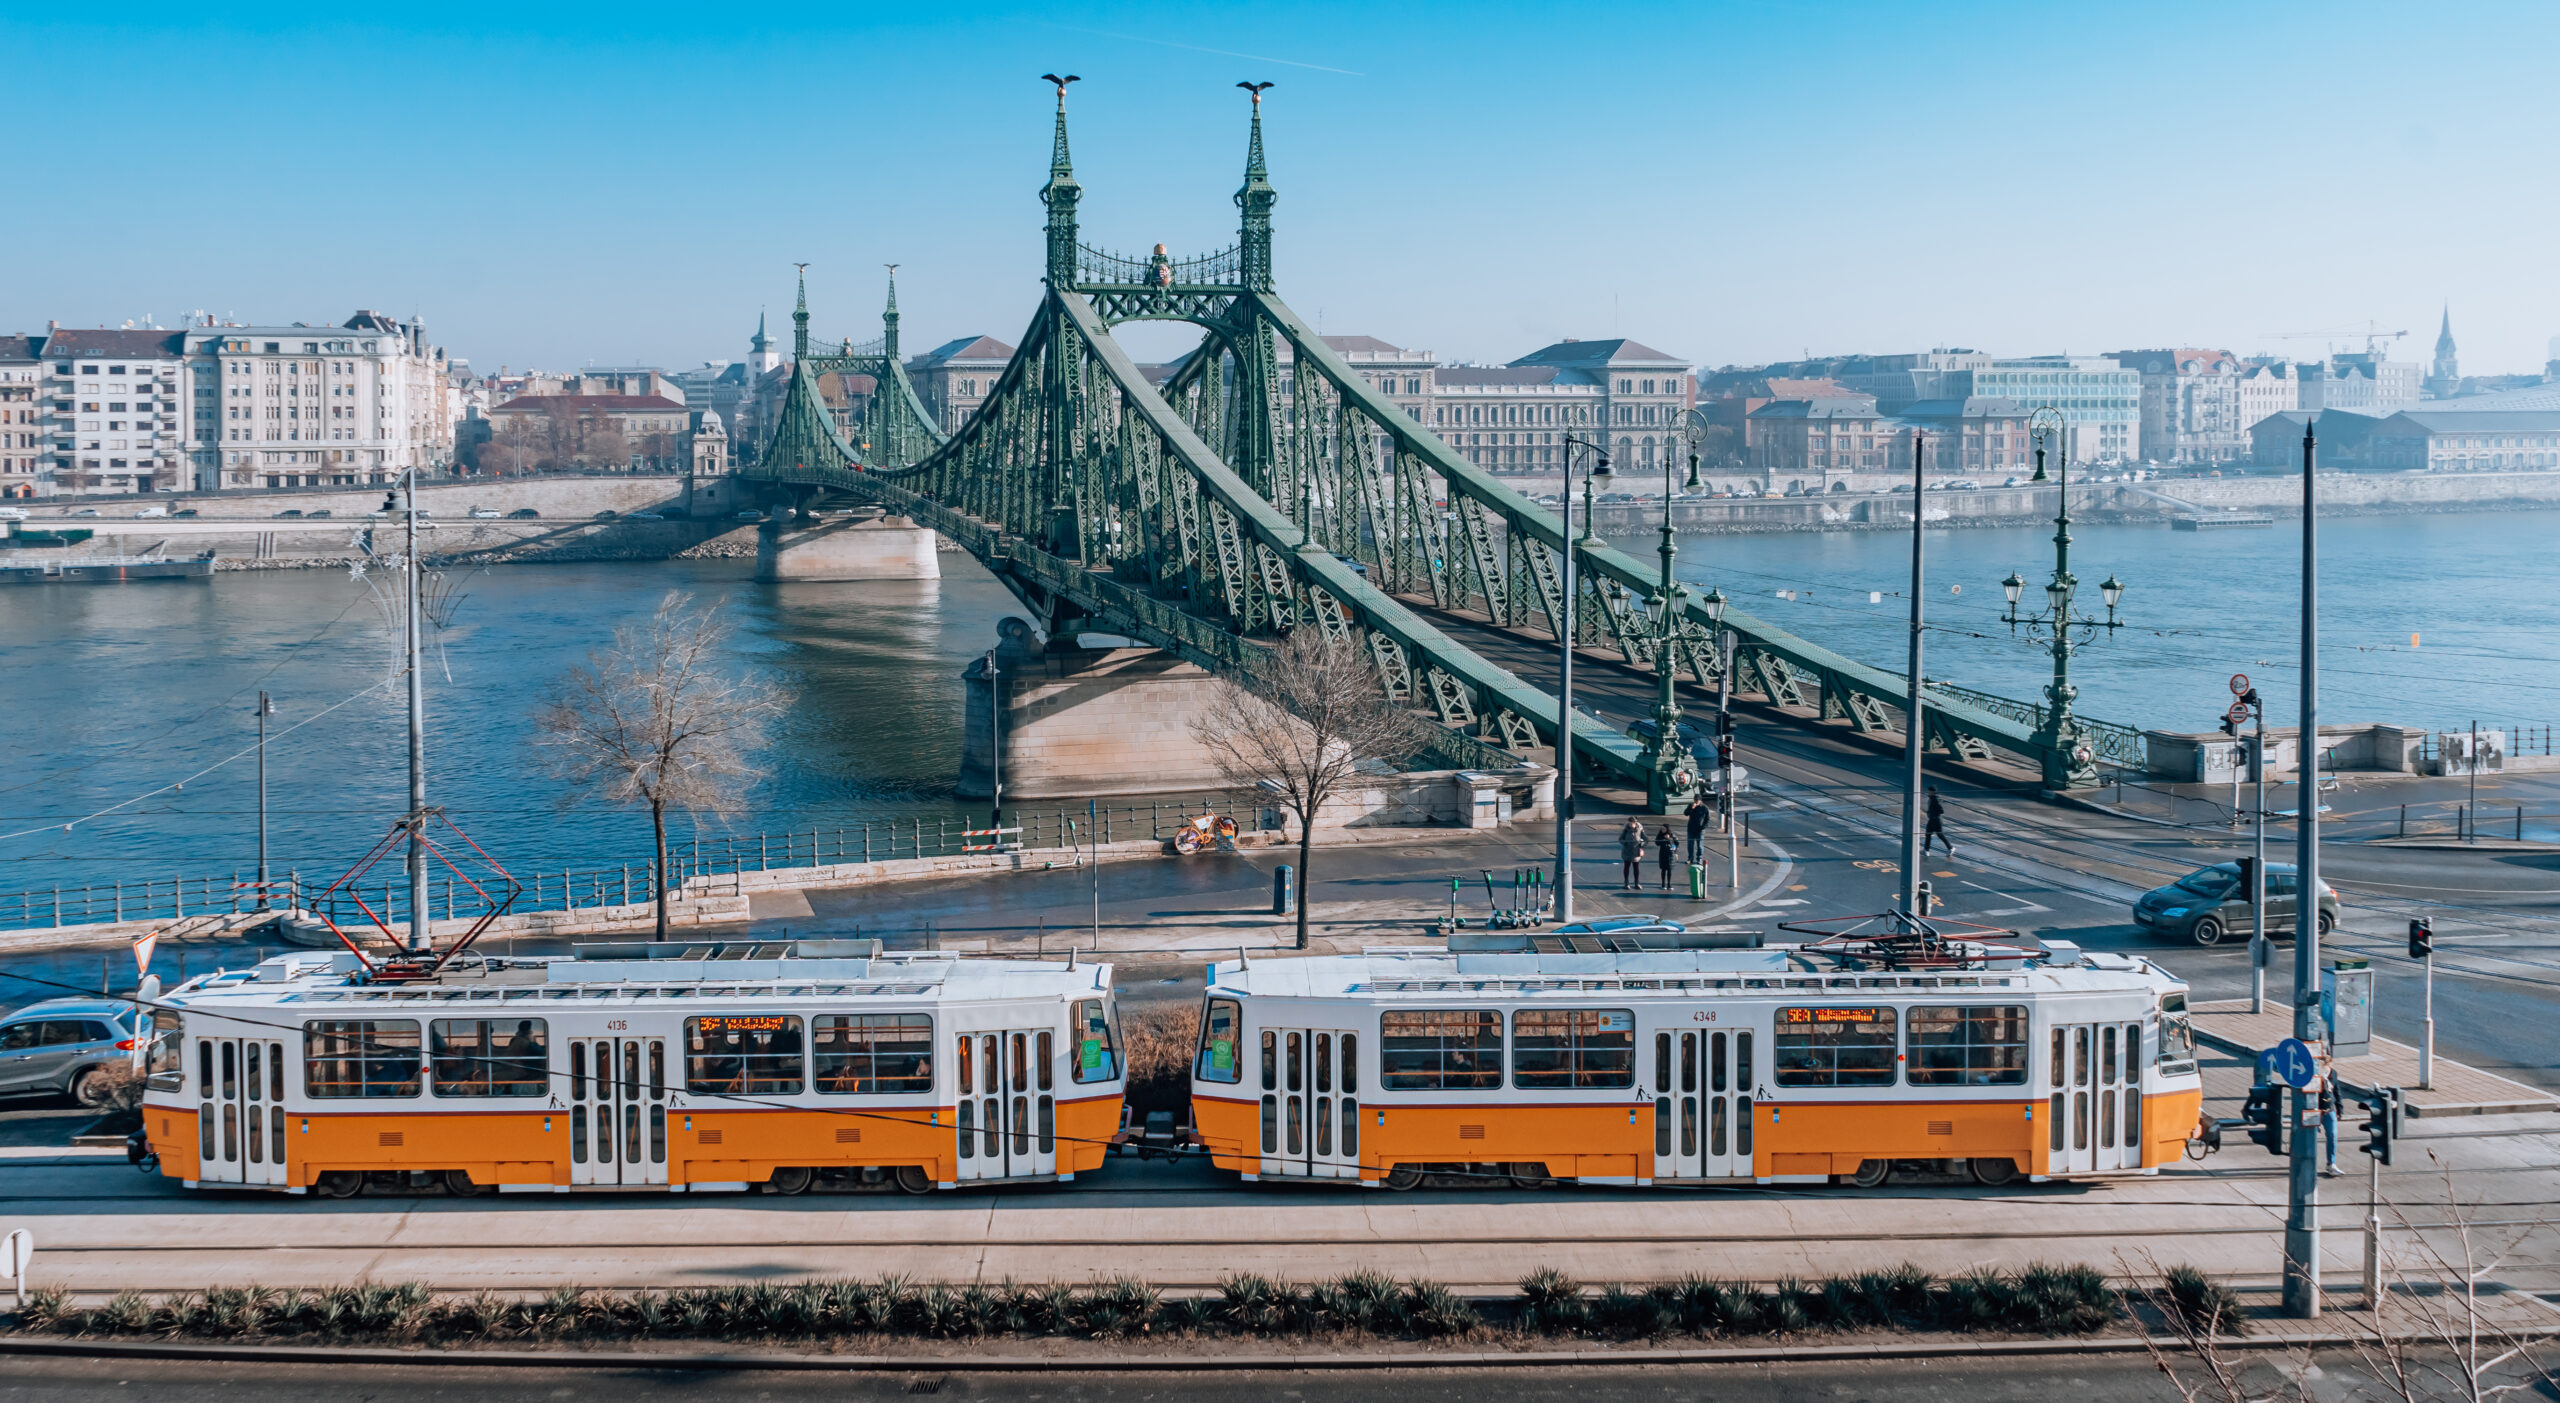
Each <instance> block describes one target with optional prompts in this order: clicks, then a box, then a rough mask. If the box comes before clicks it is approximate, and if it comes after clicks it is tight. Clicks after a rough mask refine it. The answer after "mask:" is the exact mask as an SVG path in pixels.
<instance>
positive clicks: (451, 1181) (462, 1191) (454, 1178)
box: [444, 1169, 490, 1198]
mask: <svg viewBox="0 0 2560 1403" xmlns="http://www.w3.org/2000/svg"><path fill="white" fill-rule="evenodd" d="M489 1187H490V1186H489V1185H486V1184H475V1183H473V1182H471V1171H470V1170H467V1169H448V1170H446V1171H445V1172H444V1191H445V1192H446V1193H449V1194H451V1195H453V1196H454V1197H455V1198H476V1197H478V1196H479V1195H481V1194H485V1193H487V1192H489Z"/></svg>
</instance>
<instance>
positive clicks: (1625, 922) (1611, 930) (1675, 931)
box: [1552, 915, 1689, 935]
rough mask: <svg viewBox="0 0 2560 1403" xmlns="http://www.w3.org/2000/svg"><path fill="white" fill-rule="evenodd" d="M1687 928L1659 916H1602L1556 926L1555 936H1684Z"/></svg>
mask: <svg viewBox="0 0 2560 1403" xmlns="http://www.w3.org/2000/svg"><path fill="white" fill-rule="evenodd" d="M1688 931H1689V928H1688V927H1687V926H1684V925H1682V924H1680V923H1679V922H1678V921H1672V920H1665V919H1664V918H1662V917H1660V916H1653V915H1645V916H1603V917H1601V918H1600V919H1598V920H1596V921H1575V922H1574V923H1572V924H1571V925H1563V926H1557V927H1556V928H1555V929H1554V931H1553V932H1552V934H1555V935H1686V934H1687V933H1688Z"/></svg>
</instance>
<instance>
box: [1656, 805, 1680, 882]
mask: <svg viewBox="0 0 2560 1403" xmlns="http://www.w3.org/2000/svg"><path fill="white" fill-rule="evenodd" d="M1679 850H1680V844H1679V842H1678V841H1677V840H1676V839H1674V838H1673V837H1672V836H1671V823H1670V820H1668V819H1665V820H1664V821H1663V824H1662V826H1661V827H1660V828H1657V829H1655V830H1654V831H1653V855H1654V859H1655V861H1657V862H1658V863H1660V864H1661V867H1662V889H1663V890H1664V891H1669V890H1671V858H1672V855H1673V854H1674V853H1676V852H1678V851H1679Z"/></svg>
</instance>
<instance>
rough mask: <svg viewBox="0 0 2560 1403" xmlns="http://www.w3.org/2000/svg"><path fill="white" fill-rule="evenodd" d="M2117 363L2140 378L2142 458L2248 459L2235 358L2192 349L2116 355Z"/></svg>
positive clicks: (2209, 461)
mask: <svg viewBox="0 0 2560 1403" xmlns="http://www.w3.org/2000/svg"><path fill="white" fill-rule="evenodd" d="M2111 358H2112V359H2113V360H2114V361H2115V362H2116V363H2117V364H2119V365H2121V366H2123V367H2125V368H2126V369H2128V370H2132V371H2135V372H2137V373H2139V374H2140V375H2141V377H2142V439H2141V442H2142V455H2143V457H2145V458H2147V459H2151V460H2155V461H2158V462H2163V463H2188V464H2196V465H2205V464H2212V463H2228V462H2232V461H2234V460H2236V459H2239V458H2242V457H2245V456H2247V454H2248V452H2249V432H2248V425H2247V424H2246V423H2245V422H2244V421H2243V420H2242V418H2241V411H2240V373H2241V365H2240V361H2239V358H2238V357H2236V356H2234V355H2232V354H2231V353H2230V352H2229V351H2217V350H2208V349H2204V348H2200V347H2193V346H2177V347H2167V348H2163V349H2160V350H2153V351H2117V352H2115V353H2114V355H2113V356H2112V357H2111Z"/></svg>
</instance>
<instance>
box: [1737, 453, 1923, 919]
mask: <svg viewBox="0 0 2560 1403" xmlns="http://www.w3.org/2000/svg"><path fill="white" fill-rule="evenodd" d="M1921 456H1922V440H1921V436H1920V435H1919V434H1916V433H1915V434H1913V435H1912V436H1911V662H1910V667H1909V669H1908V670H1907V671H1906V672H1905V674H1904V679H1903V689H1902V690H1903V695H1904V696H1905V697H1906V698H1908V700H1909V705H1907V706H1906V707H1904V708H1903V713H1902V716H1903V723H1902V751H1903V759H1904V763H1905V766H1906V773H1905V775H1904V779H1903V786H1902V914H1903V916H1904V918H1905V919H1906V920H1912V921H1916V920H1919V919H1921V918H1922V917H1924V916H1926V915H1927V914H1928V913H1927V912H1925V911H1922V910H1921V909H1920V885H1919V884H1920V760H1921V756H1922V754H1923V752H1924V749H1925V747H1926V745H1927V740H1926V737H1927V735H1928V724H1927V722H1926V720H1925V713H1926V712H1927V709H1928V708H1927V704H1926V703H1925V702H1924V701H1922V700H1921V695H1920V684H1921V672H1920V653H1921V647H1920V638H1921V629H1922V627H1923V626H1924V625H1925V623H1926V610H1925V609H1924V607H1923V604H1922V601H1921V596H1920V591H1921V588H1922V585H1923V584H1924V582H1925V580H1926V578H1927V571H1926V569H1925V560H1926V547H1925V545H1924V544H1923V540H1924V538H1923V537H1922V535H1921V526H1922V525H1923V523H1924V522H1926V521H1927V519H1928V515H1929V514H1928V512H1927V511H1926V510H1924V508H1923V502H1924V501H1925V498H1926V492H1927V488H1928V485H1929V484H1928V481H1927V479H1926V478H1925V477H1923V476H1922V470H1921ZM1738 884H1739V881H1738V879H1737V885H1738Z"/></svg>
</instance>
